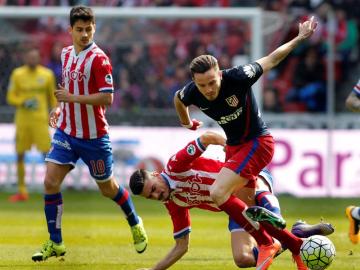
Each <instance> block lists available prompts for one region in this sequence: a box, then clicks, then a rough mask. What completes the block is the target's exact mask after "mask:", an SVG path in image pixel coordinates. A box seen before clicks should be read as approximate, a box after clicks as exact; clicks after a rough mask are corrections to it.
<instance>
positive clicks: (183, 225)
mask: <svg viewBox="0 0 360 270" xmlns="http://www.w3.org/2000/svg"><path fill="white" fill-rule="evenodd" d="M165 206H166V208H167V210H168V212H169V215H170V216H171V220H172V223H173V232H174V238H175V239H176V238H180V237H182V236H184V235H187V234H189V233H190V232H191V227H190V213H189V209H187V208H184V207H180V206H178V205H176V204H175V203H174V202H172V201H169V202H166V203H165Z"/></svg>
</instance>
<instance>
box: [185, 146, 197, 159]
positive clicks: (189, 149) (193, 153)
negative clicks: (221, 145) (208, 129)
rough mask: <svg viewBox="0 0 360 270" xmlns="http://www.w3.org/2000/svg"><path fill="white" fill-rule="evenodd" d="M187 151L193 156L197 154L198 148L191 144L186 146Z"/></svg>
mask: <svg viewBox="0 0 360 270" xmlns="http://www.w3.org/2000/svg"><path fill="white" fill-rule="evenodd" d="M186 152H187V153H188V154H189V155H190V156H193V155H195V152H196V148H195V146H194V145H193V144H190V145H189V146H188V147H187V148H186Z"/></svg>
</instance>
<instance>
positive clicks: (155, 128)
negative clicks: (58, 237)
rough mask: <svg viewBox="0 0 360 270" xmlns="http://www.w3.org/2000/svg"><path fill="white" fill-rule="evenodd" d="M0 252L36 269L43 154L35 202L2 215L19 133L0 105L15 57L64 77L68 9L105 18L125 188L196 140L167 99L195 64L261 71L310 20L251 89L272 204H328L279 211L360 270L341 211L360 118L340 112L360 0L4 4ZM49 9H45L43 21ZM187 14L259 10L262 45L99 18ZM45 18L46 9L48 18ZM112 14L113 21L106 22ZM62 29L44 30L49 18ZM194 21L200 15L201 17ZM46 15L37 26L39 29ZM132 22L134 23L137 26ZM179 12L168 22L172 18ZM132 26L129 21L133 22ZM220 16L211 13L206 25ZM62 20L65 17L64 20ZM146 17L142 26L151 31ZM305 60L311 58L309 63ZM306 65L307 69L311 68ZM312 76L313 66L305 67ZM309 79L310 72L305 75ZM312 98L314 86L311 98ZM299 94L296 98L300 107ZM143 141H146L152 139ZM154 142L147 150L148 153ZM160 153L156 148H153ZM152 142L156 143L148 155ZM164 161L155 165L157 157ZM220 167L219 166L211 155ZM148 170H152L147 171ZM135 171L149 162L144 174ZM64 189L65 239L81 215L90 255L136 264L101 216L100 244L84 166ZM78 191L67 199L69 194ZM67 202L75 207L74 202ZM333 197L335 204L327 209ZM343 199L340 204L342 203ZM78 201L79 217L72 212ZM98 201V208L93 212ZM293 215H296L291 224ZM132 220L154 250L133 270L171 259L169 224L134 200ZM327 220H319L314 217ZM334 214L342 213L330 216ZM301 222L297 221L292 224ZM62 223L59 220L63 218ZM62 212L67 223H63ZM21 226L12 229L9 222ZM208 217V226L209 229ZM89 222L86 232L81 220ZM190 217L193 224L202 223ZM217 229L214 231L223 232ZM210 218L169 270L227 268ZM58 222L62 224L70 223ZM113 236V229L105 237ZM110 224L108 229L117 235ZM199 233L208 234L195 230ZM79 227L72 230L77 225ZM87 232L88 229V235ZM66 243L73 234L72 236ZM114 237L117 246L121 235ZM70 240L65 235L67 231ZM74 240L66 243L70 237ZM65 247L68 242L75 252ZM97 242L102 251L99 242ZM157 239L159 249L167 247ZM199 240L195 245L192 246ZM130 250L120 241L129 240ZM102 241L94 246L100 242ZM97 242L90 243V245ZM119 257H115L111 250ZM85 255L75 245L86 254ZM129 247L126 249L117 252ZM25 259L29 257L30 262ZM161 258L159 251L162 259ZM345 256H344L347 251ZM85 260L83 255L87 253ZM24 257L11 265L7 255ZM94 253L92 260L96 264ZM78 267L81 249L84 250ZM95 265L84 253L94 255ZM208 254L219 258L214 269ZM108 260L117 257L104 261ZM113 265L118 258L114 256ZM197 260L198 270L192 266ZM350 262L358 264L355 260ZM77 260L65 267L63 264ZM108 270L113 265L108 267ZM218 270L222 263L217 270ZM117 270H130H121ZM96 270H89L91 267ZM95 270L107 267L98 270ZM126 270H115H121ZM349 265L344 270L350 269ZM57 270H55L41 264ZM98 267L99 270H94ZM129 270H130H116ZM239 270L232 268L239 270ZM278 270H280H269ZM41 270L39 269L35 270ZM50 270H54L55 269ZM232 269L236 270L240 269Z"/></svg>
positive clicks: (102, 41)
mask: <svg viewBox="0 0 360 270" xmlns="http://www.w3.org/2000/svg"><path fill="white" fill-rule="evenodd" d="M0 3H1V4H2V6H1V7H0V21H1V23H0V37H1V38H0V122H1V124H0V147H1V151H0V152H1V153H0V189H1V190H2V192H1V193H2V195H1V196H0V199H1V202H0V217H1V220H2V222H1V223H0V230H1V233H0V239H1V241H0V242H1V243H2V244H0V245H2V249H1V250H4V251H5V252H4V253H3V256H0V257H2V258H1V261H2V263H0V264H1V266H2V267H4V269H7V268H8V269H20V268H26V269H30V268H27V267H32V266H29V265H31V264H30V263H29V262H28V258H29V256H30V255H29V254H31V252H32V251H33V249H36V248H38V247H37V246H38V245H39V244H40V243H41V242H42V240H39V239H43V237H44V234H45V231H43V224H42V222H43V221H42V206H41V197H40V193H41V192H40V191H41V181H42V175H43V172H44V171H43V166H42V164H41V158H40V156H39V154H38V153H37V152H36V151H35V150H34V151H32V152H31V153H29V155H28V156H27V182H28V184H29V187H30V190H31V191H32V193H33V196H31V201H30V202H29V203H27V204H23V205H17V206H14V205H10V204H9V203H7V202H6V194H8V192H12V191H14V190H15V183H16V174H15V171H16V170H15V164H14V161H15V153H14V150H13V149H14V127H13V125H12V121H13V113H14V108H12V107H10V106H8V105H7V104H6V101H5V96H6V89H7V84H8V78H9V75H10V72H11V70H12V69H13V68H14V67H17V66H19V65H20V64H21V52H22V51H23V50H24V49H26V48H27V47H29V46H34V45H35V46H38V47H39V48H40V49H41V53H42V62H43V64H44V65H46V66H49V67H50V68H52V69H53V70H54V72H55V74H56V75H57V76H58V78H59V76H60V67H61V66H60V62H59V55H60V54H59V52H60V49H61V48H62V47H63V46H64V45H67V44H69V43H70V42H71V40H70V39H69V35H68V34H67V32H66V28H67V24H68V23H67V19H66V18H67V14H68V10H69V7H70V6H71V5H74V4H88V5H91V6H94V7H95V14H97V12H96V10H97V9H99V11H100V9H101V12H104V14H105V15H104V16H103V17H101V16H100V17H98V18H97V32H96V34H95V40H96V42H97V43H98V44H99V45H100V47H102V48H104V49H105V51H106V52H107V53H108V54H109V56H110V58H111V60H112V63H113V66H114V74H113V75H114V79H115V86H116V89H117V90H116V92H115V99H114V100H115V102H114V104H113V106H112V107H111V108H109V110H108V113H107V117H108V119H109V120H110V124H111V132H112V134H111V135H112V138H114V142H113V143H114V150H117V151H114V154H115V159H116V160H117V162H119V163H118V165H119V164H120V165H119V166H118V168H119V170H118V171H117V175H118V178H119V180H120V181H121V182H122V183H125V184H126V180H127V174H128V173H129V172H131V170H132V169H133V168H134V167H136V166H138V165H139V163H142V164H147V165H149V164H150V165H149V166H150V168H156V167H157V166H158V161H160V162H165V161H166V160H164V159H165V158H166V157H167V156H169V155H171V154H172V153H173V152H174V151H176V149H177V148H178V147H180V146H182V145H183V144H184V143H186V142H187V140H188V139H189V138H190V137H192V136H196V134H199V133H191V132H190V131H186V130H183V129H182V128H179V127H178V126H179V122H178V119H177V117H176V114H175V111H174V109H173V105H172V96H173V94H174V92H175V91H176V90H177V89H178V88H179V87H180V86H182V85H184V84H185V83H186V82H187V81H188V80H189V74H188V71H187V65H188V63H189V61H190V60H191V59H192V58H193V57H194V56H196V55H198V54H202V53H210V54H213V55H215V56H217V57H218V58H219V61H220V66H221V67H222V68H226V67H230V66H232V65H233V64H241V63H246V62H248V61H252V60H255V59H257V58H254V56H257V53H259V50H260V56H262V55H265V54H266V53H269V52H271V51H272V50H273V49H275V48H276V47H277V46H279V45H280V44H282V43H283V42H285V41H287V40H289V39H290V38H291V37H293V36H294V35H295V34H296V29H297V24H298V22H299V21H301V20H302V19H304V17H305V16H307V15H308V14H314V15H315V16H316V17H317V19H318V20H319V21H320V25H319V29H318V31H317V34H316V35H315V36H314V38H312V39H311V40H310V42H308V43H306V44H304V45H303V46H300V47H299V48H297V49H296V50H295V51H294V52H293V53H292V54H291V55H290V56H289V57H288V58H287V59H286V60H285V61H284V62H283V63H282V64H281V65H280V66H279V67H278V68H276V69H275V70H273V71H272V72H270V73H269V74H266V75H265V76H264V78H263V80H262V81H261V82H260V83H258V84H257V85H256V87H255V91H256V95H257V97H258V98H259V101H260V103H261V104H262V113H263V117H264V119H265V120H266V122H267V124H268V125H269V127H270V128H271V129H272V131H273V133H274V135H275V138H276V139H277V150H276V151H277V152H276V156H275V159H274V162H273V164H272V169H273V172H274V174H275V177H276V179H277V184H276V185H277V186H278V187H279V188H277V190H276V191H277V192H278V193H279V194H280V193H290V194H293V195H297V196H301V197H322V199H316V198H315V199H311V198H307V199H301V200H300V201H299V199H297V198H293V197H287V196H282V197H280V201H281V202H282V203H284V205H283V209H284V214H285V217H286V218H287V219H288V221H289V224H291V222H293V221H294V220H295V219H296V218H298V217H301V218H305V219H307V220H308V221H309V222H317V221H318V220H319V218H320V217H323V218H325V219H326V220H328V221H331V222H333V223H335V224H336V226H337V234H336V235H335V236H333V237H332V238H331V239H332V240H333V241H334V243H335V245H336V247H337V249H338V257H337V258H336V261H335V263H334V266H333V268H332V269H357V268H356V265H358V264H359V259H357V258H356V256H353V257H348V256H349V255H352V254H355V255H356V254H357V253H356V251H358V249H357V250H356V249H354V250H353V249H352V248H351V247H348V246H349V244H348V243H347V241H346V240H347V239H346V221H345V220H344V218H343V211H344V208H343V207H345V206H346V205H347V204H349V203H353V204H358V202H359V200H358V199H352V198H346V197H354V196H358V195H359V194H360V188H359V185H358V183H359V180H360V171H359V168H358V166H357V164H359V162H358V159H359V157H360V148H359V147H358V146H357V143H356V139H357V138H358V137H359V131H358V128H359V127H360V122H359V120H358V115H354V114H352V113H349V112H347V111H346V110H345V108H344V102H345V98H346V96H347V95H348V93H349V92H350V91H351V89H352V87H353V85H354V84H355V83H356V81H357V79H358V78H359V74H360V64H359V55H360V47H359V45H358V44H359V38H358V36H359V25H360V22H359V18H360V11H359V10H360V5H359V3H358V1H357V0H347V1H346V0H344V1H336V0H333V1H320V0H313V1H300V0H299V1H290V0H281V1H280V0H279V1H271V0H268V1H231V0H223V1H210V0H209V1H206V0H198V1H185V0H182V1H170V0H168V1H166V0H164V1H161V0H159V1H140V0H139V1H135V0H133V1H125V0H124V1H120V0H119V1H116V0H114V1H96V0H93V1H66V0H63V1H57V0H53V1H51V0H49V1H47V0H44V1H42V0H24V1H20V0H19V1H15V0H8V1H6V0H3V1H0ZM45 6H46V7H45ZM177 7H185V8H191V10H192V11H191V12H197V11H196V10H195V9H194V8H197V9H198V8H201V7H210V8H213V9H214V11H216V10H220V8H224V9H229V8H231V7H233V8H240V9H241V10H242V11H243V10H244V9H248V10H249V13H251V12H250V11H251V10H253V8H259V9H256V12H260V14H261V19H260V20H259V21H258V22H260V23H261V25H260V27H261V36H260V37H261V41H260V43H257V44H254V43H253V42H252V41H253V40H254V39H253V38H254V35H258V34H259V33H257V32H255V33H254V28H253V26H254V25H253V24H252V22H253V21H254V17H251V16H250V17H249V16H244V18H230V19H229V18H205V17H206V16H204V17H203V18H186V19H185V18H178V17H177V16H173V17H172V16H167V17H165V18H161V17H157V18H155V17H154V16H153V15H144V16H136V17H135V16H134V17H131V16H123V17H120V16H118V15H116V16H114V15H111V16H106V13H107V12H108V14H113V13H117V11H118V13H125V14H126V12H124V10H125V11H126V9H130V10H136V9H137V8H140V10H141V9H145V10H146V9H147V10H148V11H147V12H146V11H145V13H146V14H149V13H151V10H154V12H155V11H156V12H158V10H161V9H162V10H163V11H164V8H177ZM46 8H49V12H47V10H46ZM106 8H108V9H106ZM50 10H51V12H55V13H56V14H58V15H54V16H46V14H50V13H51V12H50ZM198 11H199V12H200V10H198ZM36 12H40V13H42V14H43V15H41V16H39V15H35V14H36ZM137 12H139V11H136V12H135V13H137ZM172 12H175V13H176V11H172ZM129 13H131V12H129ZM214 13H216V12H214ZM61 14H65V15H61ZM147 16H148V17H147ZM307 56H308V57H307ZM305 59H313V60H314V61H310V60H309V61H305ZM309 62H311V63H310V64H309ZM309 65H311V66H312V67H309ZM314 86H316V87H315V88H314ZM296 87H298V88H299V87H305V88H306V89H307V91H305V92H304V94H303V96H296V95H295V96H294V93H296V91H293V89H294V88H296ZM192 115H193V116H194V117H196V118H199V119H201V120H203V121H204V122H205V124H206V127H205V128H202V130H205V129H206V128H211V129H214V128H215V129H216V125H215V124H214V123H213V122H212V121H210V120H209V119H206V118H204V116H203V115H201V114H199V113H198V112H197V111H196V110H194V111H193V112H192ZM149 134H151V135H149ZM144 135H145V136H144ZM151 141H152V142H151ZM154 141H155V143H154ZM150 142H151V143H150ZM160 153H161V154H160ZM214 156H215V157H219V158H221V154H220V152H219V151H214ZM154 159H156V160H155V161H154ZM142 161H143V162H142ZM79 167H80V168H79V169H78V171H75V172H73V174H72V175H71V176H70V177H69V179H67V180H65V187H66V188H67V191H65V196H67V197H65V198H68V201H69V202H67V201H66V200H65V203H66V204H68V205H74V204H75V205H76V207H71V206H70V207H69V208H70V209H69V215H70V218H69V220H70V221H68V223H66V226H67V227H68V228H69V227H70V228H71V227H72V226H74V225H75V224H76V223H77V222H78V219H77V217H78V215H79V213H82V212H83V211H84V208H85V207H86V205H88V206H89V205H90V206H91V207H90V208H87V210H88V211H89V212H88V213H89V215H88V216H87V217H86V215H84V216H83V217H84V222H86V218H88V219H90V220H91V222H90V223H89V224H88V225H89V226H88V227H89V228H87V229H84V228H82V227H79V228H78V227H76V228H77V229H78V230H84V231H86V233H85V234H86V235H87V236H88V237H89V239H97V237H96V236H101V238H102V242H100V243H96V245H94V246H95V250H96V248H97V249H100V250H101V249H103V248H104V245H105V246H107V245H108V243H111V244H110V246H111V248H110V247H109V250H107V251H108V255H109V254H113V253H117V254H127V255H128V256H125V257H126V258H127V261H128V262H127V263H128V264H129V265H132V263H133V261H132V260H137V259H138V258H137V257H136V255H134V254H132V253H131V254H128V253H129V252H130V251H128V250H127V249H130V248H131V247H129V246H125V248H124V247H123V246H121V244H120V246H121V247H120V250H121V251H120V252H119V250H118V249H117V248H119V247H118V246H117V245H118V243H119V242H120V243H128V240H127V234H126V233H127V230H128V229H127V228H126V227H125V225H124V224H123V228H124V229H123V230H121V231H122V232H123V231H125V232H126V233H125V232H123V233H122V234H124V235H122V234H121V236H117V238H115V239H112V240H110V239H108V237H105V236H104V235H107V234H111V233H116V232H117V230H116V229H117V227H116V228H115V226H114V224H113V223H114V217H113V216H115V213H116V212H115V211H113V212H111V210H109V211H108V212H106V211H105V212H103V214H102V215H101V216H100V218H104V219H105V220H106V221H104V224H106V226H113V227H114V228H112V229H111V228H109V227H107V230H105V231H101V232H99V233H94V231H93V230H94V229H96V230H97V229H98V228H97V226H95V224H96V222H95V221H94V220H96V219H97V218H98V216H97V215H98V214H99V213H98V212H99V210H101V211H103V210H102V208H101V207H99V206H97V203H99V205H100V206H104V208H108V207H109V206H108V205H106V202H103V200H102V199H101V198H100V196H97V195H95V194H93V192H92V191H88V190H86V189H93V187H94V185H93V183H92V182H91V180H90V179H89V177H88V175H87V172H86V171H84V170H83V167H82V166H81V165H80V166H79ZM73 188H75V189H78V190H80V193H79V192H77V193H73V192H71V191H70V189H73ZM74 194H75V195H74ZM330 197H333V198H330ZM338 197H345V198H342V199H340V198H338ZM77 198H81V200H82V201H83V202H84V203H85V205H84V206H81V205H78V204H76V201H77ZM93 201H95V202H96V203H94V202H93ZM299 202H301V206H302V208H301V209H300V210H299ZM135 203H136V204H137V207H138V208H139V212H140V213H141V214H142V215H143V216H144V217H145V218H144V220H145V222H146V221H147V222H148V223H146V225H147V226H148V227H149V229H148V230H150V232H149V234H150V235H153V239H154V240H153V242H152V243H153V245H154V248H155V251H154V249H153V250H150V251H149V255H145V260H144V261H143V262H141V263H138V264H136V265H138V266H139V267H140V266H142V267H149V266H150V265H152V263H154V262H155V261H156V259H157V258H158V257H157V256H155V254H160V253H164V254H165V252H166V250H167V249H168V248H170V247H171V245H172V239H171V235H170V233H169V235H168V236H169V237H168V238H166V239H163V238H164V237H163V236H160V235H161V232H159V231H158V229H156V228H157V226H159V224H166V226H168V227H169V228H168V229H169V232H170V230H171V228H170V227H171V226H170V223H169V221H168V220H167V217H166V214H165V212H164V211H160V210H159V211H158V212H156V210H155V206H154V204H149V203H147V202H146V203H145V202H144V201H142V200H141V199H137V200H135ZM314 204H315V205H317V206H319V205H320V204H321V206H319V207H318V209H314V208H313V205H314ZM335 206H336V207H335ZM295 209H296V210H295ZM66 210H67V209H66ZM66 210H65V212H66ZM15 212H16V213H18V214H17V215H15V214H14V213H15ZM208 215H209V216H208ZM85 217H86V218H85ZM196 217H200V218H198V219H196ZM31 218H33V220H34V222H32V223H31V224H27V222H26V220H29V219H31ZM220 218H221V219H220ZM220 218H219V217H218V216H214V215H212V214H208V213H200V212H197V211H195V213H194V219H195V221H194V226H198V230H199V231H200V228H201V231H202V236H201V235H200V236H199V235H198V234H197V233H196V232H195V233H194V235H193V236H192V238H193V239H194V240H193V241H194V244H195V251H194V253H192V251H191V252H190V253H189V255H190V254H193V255H190V256H187V257H185V259H184V260H183V262H180V263H179V266H175V267H174V269H184V267H185V266H186V267H190V268H187V269H192V268H191V267H192V266H193V267H194V268H193V269H199V267H201V266H205V269H223V268H222V267H223V266H224V265H222V263H225V261H226V263H225V265H227V266H229V268H231V266H232V262H231V257H230V256H231V255H230V253H229V251H230V249H229V248H228V247H229V245H228V242H226V240H227V235H226V234H227V233H226V230H225V229H224V228H225V224H226V218H224V216H221V215H220ZM65 219H66V218H65ZM108 221H110V222H109V223H110V224H112V225H110V224H109V223H108ZM111 222H112V223H111ZM206 222H209V224H210V223H212V224H214V228H216V229H217V230H220V232H221V234H222V235H224V237H223V238H224V239H225V240H224V239H223V238H221V241H220V243H221V244H220V245H221V248H222V249H221V251H220V249H219V250H216V249H214V250H212V249H211V248H208V249H204V247H205V246H206V247H210V246H211V245H214V243H217V241H219V239H218V238H211V237H208V238H209V239H210V240H209V241H208V242H206V240H205V239H204V237H203V236H204V235H212V234H213V231H212V230H211V229H212V228H207V229H204V228H203V227H206V224H207V223H206ZM203 225H204V226H203ZM26 226H28V227H29V228H30V230H31V231H33V232H34V237H33V239H31V241H30V243H29V241H28V240H27V239H28V233H27V232H26V231H24V230H25V228H24V227H26ZM75 226H80V225H75ZM92 226H93V227H92ZM70 228H69V229H67V230H70ZM115 231H116V232H115ZM72 232H73V231H72ZM66 233H68V231H65V232H64V234H65V235H66ZM70 236H74V239H72V238H71V237H70ZM70 236H69V238H68V239H67V243H68V244H71V245H75V247H74V250H75V251H76V250H77V249H76V244H75V243H77V242H76V241H77V240H76V239H75V238H76V233H74V234H73V235H72V234H71V233H70ZM104 237H105V238H104ZM162 237H163V238H162ZM196 238H200V240H203V242H200V240H199V239H198V240H196ZM124 239H125V240H124ZM97 240H98V239H97ZM94 241H96V240H94ZM115 243H117V244H115ZM83 244H84V245H86V244H89V243H88V242H86V240H80V246H81V247H82V248H83ZM125 245H126V244H125ZM30 249H31V250H30ZM160 249H161V250H160ZM349 249H351V250H349ZM86 250H87V252H90V251H89V250H88V249H86ZM14 252H15V254H16V253H19V254H21V255H19V257H17V256H14V255H13V254H14ZM92 252H95V251H92ZM78 253H81V249H79V250H78ZM89 254H91V252H90V253H89ZM209 254H216V255H214V256H210V255H209ZM111 256H114V255H111ZM120 257H121V256H120ZM120 257H119V258H117V257H111V259H110V261H107V260H108V258H107V257H103V256H102V257H101V258H100V259H98V260H97V259H95V258H94V259H93V260H94V261H92V260H90V261H87V258H86V257H85V258H83V257H81V256H80V257H79V259H74V258H72V257H71V255H70V262H65V263H64V265H66V266H68V267H69V269H82V267H83V266H84V268H86V267H88V265H89V264H90V265H92V267H91V269H104V268H103V267H104V265H106V268H107V269H113V268H114V269H117V268H116V265H117V264H119V261H121V262H123V258H120ZM202 257H204V258H205V259H204V261H202V260H200V259H199V258H202ZM354 257H355V258H354ZM71 260H72V261H71ZM104 261H107V264H104ZM279 261H280V264H279V265H278V266H276V265H275V268H274V269H288V268H287V267H286V266H287V265H289V264H290V260H289V259H286V258H279ZM219 262H220V263H219ZM127 263H125V266H120V269H132V268H131V267H129V266H126V265H127ZM94 265H97V266H94ZM101 265H102V266H101ZM120 265H121V263H120ZM344 265H346V267H345V268H344ZM48 266H49V267H51V269H56V267H57V266H56V263H55V264H52V263H50V264H48ZM97 267H98V268H97ZM122 267H124V268H122ZM211 267H214V268H211ZM233 267H234V266H233ZM276 267H278V268H276ZM337 267H338V268H337ZM34 269H35V268H34ZM49 269H50V268H49ZM234 269H235V267H234Z"/></svg>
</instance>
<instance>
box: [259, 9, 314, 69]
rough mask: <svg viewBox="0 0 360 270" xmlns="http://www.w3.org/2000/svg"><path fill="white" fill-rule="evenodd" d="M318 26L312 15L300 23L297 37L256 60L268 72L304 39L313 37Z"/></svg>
mask: <svg viewBox="0 0 360 270" xmlns="http://www.w3.org/2000/svg"><path fill="white" fill-rule="evenodd" d="M316 26H317V22H316V21H315V19H314V16H313V17H311V19H310V20H307V21H305V22H303V23H299V33H298V35H297V36H296V37H295V38H293V39H292V40H290V41H289V42H287V43H285V44H283V45H281V46H280V47H279V48H277V49H276V50H275V51H273V52H272V53H270V54H269V55H268V56H265V57H263V58H260V59H259V60H257V61H256V62H257V63H259V64H260V65H261V67H262V69H263V72H267V71H269V70H270V69H272V68H273V67H275V66H277V65H278V64H279V63H280V62H281V61H282V60H283V59H284V58H285V57H286V56H287V55H288V54H289V53H290V52H291V51H292V50H294V49H295V48H296V47H297V46H298V45H299V44H300V43H301V42H302V41H304V40H306V39H308V38H309V37H311V35H312V34H313V33H314V32H315V29H316Z"/></svg>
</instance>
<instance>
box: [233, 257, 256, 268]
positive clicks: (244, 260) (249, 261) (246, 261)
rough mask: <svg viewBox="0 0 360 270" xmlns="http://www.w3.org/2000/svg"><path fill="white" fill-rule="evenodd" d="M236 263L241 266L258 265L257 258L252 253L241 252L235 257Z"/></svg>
mask: <svg viewBox="0 0 360 270" xmlns="http://www.w3.org/2000/svg"><path fill="white" fill-rule="evenodd" d="M234 263H235V264H236V266H237V267H239V268H248V267H254V266H255V265H256V262H255V258H254V256H253V255H250V254H246V255H245V254H241V255H239V256H235V257H234Z"/></svg>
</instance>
